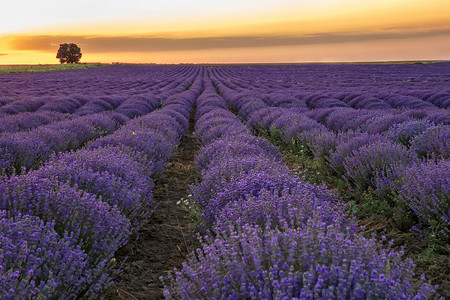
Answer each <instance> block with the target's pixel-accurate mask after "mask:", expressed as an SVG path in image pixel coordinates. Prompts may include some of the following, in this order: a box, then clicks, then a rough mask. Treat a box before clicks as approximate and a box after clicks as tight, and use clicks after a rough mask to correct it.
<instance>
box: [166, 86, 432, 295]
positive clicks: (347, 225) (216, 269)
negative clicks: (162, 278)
mask: <svg viewBox="0 0 450 300" xmlns="http://www.w3.org/2000/svg"><path fill="white" fill-rule="evenodd" d="M204 85H205V90H204V92H203V94H202V95H201V96H200V97H199V98H198V102H197V105H198V110H197V118H198V119H197V124H196V132H195V135H196V136H197V138H198V140H199V142H200V143H201V145H202V148H201V149H200V152H199V154H198V156H197V158H196V161H197V167H198V168H199V170H200V172H201V178H202V181H201V182H200V183H198V184H195V185H193V186H192V187H191V197H190V198H189V200H188V202H189V205H191V206H192V207H194V208H195V209H196V210H198V214H200V215H201V219H202V223H201V224H200V228H201V229H203V230H204V231H205V233H206V235H205V236H203V237H201V238H200V242H201V248H199V249H197V250H196V251H194V252H193V253H191V254H190V256H189V257H188V260H187V261H186V262H185V263H183V267H182V269H179V270H178V269H175V272H174V274H173V275H169V282H168V283H167V284H166V286H165V290H164V294H165V297H166V299H242V298H245V299H296V298H310V299H313V298H330V299H336V298H350V299H361V298H387V299H389V298H399V299H402V298H403V299H408V298H412V297H427V296H429V295H431V294H432V293H433V292H434V288H433V287H431V286H429V285H428V284H426V283H425V282H424V280H422V281H421V282H420V285H421V287H420V289H418V290H417V289H415V288H413V286H412V280H411V277H412V275H413V267H414V265H413V264H412V262H411V261H410V260H403V259H402V258H401V253H397V252H394V251H389V250H385V249H383V248H382V247H381V246H380V244H378V243H377V242H376V241H375V240H374V239H365V238H363V237H361V236H359V235H358V234H357V228H356V226H355V223H354V221H353V220H351V219H349V218H348V217H347V216H346V214H345V205H342V203H340V202H339V201H338V200H337V199H336V198H335V197H334V196H333V194H332V193H330V192H329V191H328V190H327V189H325V188H324V187H319V186H315V185H311V184H308V183H304V182H302V181H301V180H300V179H299V178H298V177H296V176H294V175H293V174H292V173H290V171H289V170H288V168H287V167H285V166H284V165H283V164H282V163H281V160H280V158H281V155H280V153H279V152H278V151H277V150H276V148H274V146H273V145H271V144H270V143H268V142H267V141H266V140H264V139H261V138H257V137H255V136H252V135H251V134H250V133H249V132H248V129H247V128H246V127H245V126H244V125H243V124H242V123H241V122H240V120H239V119H238V118H237V117H236V116H235V115H234V114H232V113H231V112H230V111H229V110H228V109H227V108H226V107H227V104H226V102H225V100H224V99H223V98H221V97H219V96H218V95H217V94H216V93H215V90H214V87H213V86H212V84H211V82H208V80H207V78H206V79H205V83H204ZM208 229H210V230H211V233H210V234H208ZM391 264H394V265H395V266H396V268H391Z"/></svg>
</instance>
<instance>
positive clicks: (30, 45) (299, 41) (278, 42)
mask: <svg viewBox="0 0 450 300" xmlns="http://www.w3.org/2000/svg"><path fill="white" fill-rule="evenodd" d="M448 35H450V29H437V30H428V31H419V32H415V31H408V32H405V31H400V32H396V31H382V32H377V33H352V32H348V33H342V32H340V33H337V32H336V33H333V32H331V33H317V34H310V35H301V36H263V35H261V36H256V35H255V36H234V37H229V36H223V37H222V36H217V37H201V38H196V37H193V38H169V37H157V36H136V37H126V36H105V37H103V36H100V37H91V36H70V35H67V36H65V35H37V36H15V37H10V41H9V43H10V47H11V49H12V50H20V51H23V50H33V51H45V52H50V51H56V50H57V49H58V47H59V44H60V43H65V42H72V43H76V44H78V45H79V46H80V47H81V49H82V51H89V52H91V53H100V52H157V51H179V50H201V49H227V48H248V47H250V48H251V47H267V46H292V45H315V44H336V43H349V42H358V41H370V40H383V39H409V38H421V37H433V36H448Z"/></svg>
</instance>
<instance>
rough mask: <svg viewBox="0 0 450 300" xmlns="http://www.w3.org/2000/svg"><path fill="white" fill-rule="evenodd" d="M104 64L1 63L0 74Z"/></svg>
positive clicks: (84, 67)
mask: <svg viewBox="0 0 450 300" xmlns="http://www.w3.org/2000/svg"><path fill="white" fill-rule="evenodd" d="M103 65H104V64H100V63H94V64H72V65H65V64H64V65H61V64H58V65H0V74H2V73H3V74H4V73H31V72H48V71H59V70H72V69H87V68H92V67H100V66H103Z"/></svg>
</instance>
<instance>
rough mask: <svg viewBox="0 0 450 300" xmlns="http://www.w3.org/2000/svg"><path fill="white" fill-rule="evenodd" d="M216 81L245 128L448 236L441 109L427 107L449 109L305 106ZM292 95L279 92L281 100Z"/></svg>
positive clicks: (449, 204)
mask: <svg viewBox="0 0 450 300" xmlns="http://www.w3.org/2000/svg"><path fill="white" fill-rule="evenodd" d="M214 82H215V83H216V85H217V87H218V89H219V90H220V91H221V92H222V94H223V95H224V97H225V98H226V100H227V101H228V104H229V105H231V106H232V107H234V108H235V109H236V110H237V113H238V116H239V117H241V118H242V119H243V120H244V121H246V123H247V125H248V126H249V127H251V128H253V129H255V130H257V131H259V132H262V133H264V134H267V135H269V136H271V137H272V138H275V139H277V140H278V141H281V142H282V143H285V144H286V145H291V146H293V147H295V148H296V151H300V152H304V153H307V154H308V153H309V154H310V155H312V156H314V157H315V158H316V159H317V160H319V161H320V162H321V163H322V164H323V165H324V166H326V168H327V169H328V172H329V173H330V174H331V175H335V176H339V177H342V178H345V180H347V181H348V182H349V183H350V184H351V185H352V186H353V187H354V188H355V189H356V190H357V191H359V192H360V193H367V192H368V191H369V192H373V193H375V194H376V196H377V197H378V198H379V199H380V200H382V201H386V202H387V203H390V205H391V206H393V207H395V208H397V209H398V214H409V213H413V214H414V215H415V216H417V217H419V218H420V220H421V221H422V223H424V224H426V225H430V226H431V228H432V231H433V232H439V233H440V236H441V237H442V238H443V240H444V241H446V240H448V239H449V238H450V198H449V195H450V179H449V178H450V176H449V175H450V161H449V157H450V147H449V145H448V141H449V140H450V125H449V124H448V118H449V116H448V112H447V111H446V110H441V111H443V112H444V114H440V113H434V114H430V115H431V116H443V115H445V114H446V119H445V118H444V119H442V118H440V119H435V120H434V121H430V119H422V117H424V116H426V115H427V111H426V110H423V111H416V110H405V111H401V112H400V113H399V112H397V113H391V112H390V111H385V110H355V109H348V108H340V107H334V108H327V109H318V110H312V111H307V110H305V109H304V108H301V107H298V106H295V105H292V107H290V108H286V107H283V106H282V107H278V106H277V105H276V104H274V103H272V106H271V105H269V104H268V103H267V102H268V101H267V100H266V101H263V100H262V99H261V98H263V96H260V97H258V95H256V96H246V93H245V92H243V93H241V94H240V93H236V90H233V89H231V88H229V87H228V86H226V85H224V84H223V83H221V81H219V78H216V80H214ZM236 89H238V88H236ZM238 90H239V89H238ZM241 90H243V89H241ZM267 97H268V99H278V101H277V102H275V103H279V102H281V99H282V98H283V97H282V95H280V94H275V95H273V97H271V95H267ZM290 98H292V97H290V96H289V95H287V94H285V95H284V99H285V101H287V102H289V99H290ZM291 103H294V101H291ZM433 111H434V110H433ZM440 121H442V122H443V123H440Z"/></svg>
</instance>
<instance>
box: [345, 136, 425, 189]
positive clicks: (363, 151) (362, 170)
mask: <svg viewBox="0 0 450 300" xmlns="http://www.w3.org/2000/svg"><path fill="white" fill-rule="evenodd" d="M416 160H417V159H416V155H415V154H414V153H413V152H411V151H409V150H408V149H407V148H406V147H404V146H402V145H399V144H395V143H392V142H387V141H379V142H374V143H369V144H367V145H364V146H361V147H359V148H358V150H354V151H352V155H351V156H349V157H347V158H346V159H345V160H344V164H343V166H344V168H345V172H346V173H345V178H346V179H347V180H348V181H349V182H350V183H351V184H352V185H354V186H355V187H356V188H357V189H358V190H359V191H360V192H363V191H366V190H367V189H368V188H369V187H370V188H372V189H375V188H376V183H375V176H376V174H377V172H385V173H390V172H389V171H388V169H390V168H393V165H395V166H397V167H403V168H405V167H407V166H408V165H410V164H411V163H413V162H415V161H416Z"/></svg>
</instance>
